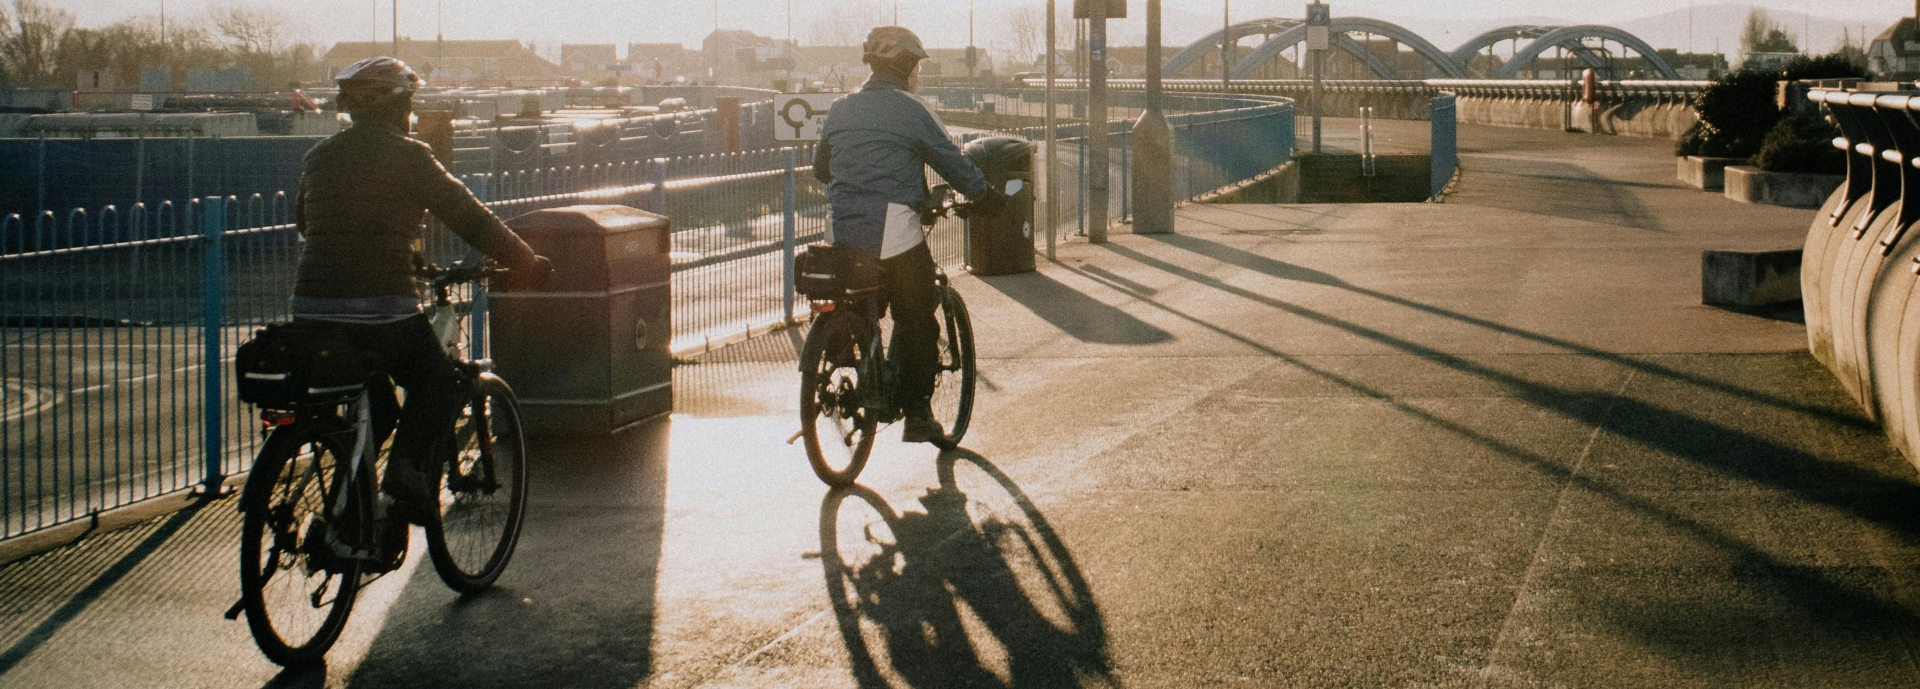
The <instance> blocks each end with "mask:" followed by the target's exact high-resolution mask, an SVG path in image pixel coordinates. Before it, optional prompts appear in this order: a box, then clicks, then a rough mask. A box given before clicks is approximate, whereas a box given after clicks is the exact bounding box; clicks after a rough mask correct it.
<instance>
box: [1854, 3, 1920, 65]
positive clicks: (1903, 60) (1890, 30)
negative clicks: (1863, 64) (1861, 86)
mask: <svg viewBox="0 0 1920 689" xmlns="http://www.w3.org/2000/svg"><path fill="white" fill-rule="evenodd" d="M1867 71H1869V72H1873V73H1874V74H1878V75H1880V76H1881V77H1882V78H1888V79H1894V80H1902V79H1907V78H1912V77H1913V76H1914V75H1916V74H1920V35H1915V27H1914V19H1913V18H1912V17H1901V18H1900V21H1897V22H1894V23H1893V26H1889V27H1887V30H1886V31H1882V32H1880V35H1879V36H1876V37H1874V39H1873V42H1872V43H1870V44H1868V45H1867Z"/></svg>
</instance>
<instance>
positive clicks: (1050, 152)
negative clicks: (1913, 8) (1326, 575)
mask: <svg viewBox="0 0 1920 689" xmlns="http://www.w3.org/2000/svg"><path fill="white" fill-rule="evenodd" d="M1916 1H1920V0H1916ZM1057 11H1058V10H1057V8H1056V7H1055V0H1047V47H1046V55H1047V75H1046V76H1047V97H1046V103H1047V113H1046V117H1045V119H1044V120H1043V123H1044V124H1045V126H1046V129H1047V136H1046V142H1047V151H1046V154H1045V155H1044V156H1042V158H1041V160H1043V161H1045V162H1046V165H1047V174H1046V177H1045V179H1046V183H1047V188H1046V201H1047V213H1046V221H1047V260H1049V261H1051V260H1053V248H1054V244H1055V243H1056V242H1055V240H1054V231H1055V229H1056V228H1058V227H1059V226H1060V212H1059V205H1058V203H1057V200H1058V194H1057V193H1056V192H1057V191H1058V189H1059V185H1058V184H1055V179H1054V173H1056V172H1059V170H1060V163H1059V161H1057V160H1054V152H1056V151H1058V150H1060V148H1059V146H1058V145H1057V144H1056V143H1055V141H1054V135H1055V128H1056V126H1057V125H1058V124H1059V123H1058V122H1056V120H1057V118H1058V117H1059V113H1057V112H1055V109H1056V108H1055V106H1054V103H1053V75H1054V73H1055V72H1057V71H1059V67H1058V66H1057V65H1056V64H1055V55H1054V48H1056V47H1058V46H1059V45H1060V44H1059V40H1058V39H1057V38H1056V37H1055V36H1054V30H1055V29H1054V13H1055V12H1057Z"/></svg>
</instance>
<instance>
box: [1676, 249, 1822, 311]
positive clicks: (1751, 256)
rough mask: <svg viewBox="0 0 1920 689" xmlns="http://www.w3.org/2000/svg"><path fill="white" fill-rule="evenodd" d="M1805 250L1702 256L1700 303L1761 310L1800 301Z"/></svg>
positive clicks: (1707, 252)
mask: <svg viewBox="0 0 1920 689" xmlns="http://www.w3.org/2000/svg"><path fill="white" fill-rule="evenodd" d="M1801 252H1802V250H1801V249H1797V248H1796V249H1781V250H1777V251H1706V252H1702V253H1701V255H1700V302H1701V303H1703V304H1709V305H1712V306H1724V307H1728V308H1733V309H1760V308H1765V307H1769V306H1779V305H1787V304H1793V303H1795V302H1798V301H1800V257H1801Z"/></svg>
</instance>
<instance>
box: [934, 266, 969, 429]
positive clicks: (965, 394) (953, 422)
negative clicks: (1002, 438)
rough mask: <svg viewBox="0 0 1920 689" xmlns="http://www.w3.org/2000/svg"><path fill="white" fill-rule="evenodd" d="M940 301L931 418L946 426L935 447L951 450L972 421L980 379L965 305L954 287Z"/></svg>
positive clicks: (946, 289)
mask: <svg viewBox="0 0 1920 689" xmlns="http://www.w3.org/2000/svg"><path fill="white" fill-rule="evenodd" d="M945 292H946V293H945V295H943V296H942V297H941V299H940V311H939V314H938V316H939V319H940V337H939V348H940V370H939V373H937V374H935V375H934V379H933V399H932V402H933V405H932V406H933V415H934V418H936V419H938V420H940V421H941V423H943V424H944V425H945V426H946V429H947V433H946V437H945V438H943V439H941V440H939V441H938V442H937V444H938V445H939V446H940V448H941V449H947V450H951V449H953V448H955V447H958V446H959V445H960V439H961V438H962V437H964V436H966V434H967V426H968V424H970V423H972V421H973V393H974V385H975V383H976V382H977V381H978V379H979V371H978V369H977V368H976V362H975V360H974V352H973V318H972V316H970V315H968V314H967V302H966V301H965V300H963V299H961V298H960V293H959V292H958V291H955V290H954V289H953V286H951V285H947V286H945Z"/></svg>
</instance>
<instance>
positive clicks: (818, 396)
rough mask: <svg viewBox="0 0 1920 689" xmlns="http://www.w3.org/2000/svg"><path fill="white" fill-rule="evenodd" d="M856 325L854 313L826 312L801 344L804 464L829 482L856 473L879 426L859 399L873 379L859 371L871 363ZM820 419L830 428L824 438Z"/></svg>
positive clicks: (844, 480)
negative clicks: (805, 461) (805, 452)
mask: <svg viewBox="0 0 1920 689" xmlns="http://www.w3.org/2000/svg"><path fill="white" fill-rule="evenodd" d="M858 324H859V321H857V320H855V317H853V316H844V315H839V314H824V315H822V316H821V317H820V318H819V319H818V320H815V321H814V322H813V327H812V328H810V329H808V331H807V340H806V343H805V344H804V345H802V346H801V348H800V435H801V437H802V438H804V439H805V441H806V443H805V444H806V448H807V463H808V464H810V465H812V466H813V473H814V475H816V476H819V477H820V480H821V481H823V482H825V483H826V484H827V485H829V486H844V485H848V484H851V483H853V482H854V480H856V479H858V478H860V472H861V471H862V470H864V469H865V468H866V466H867V458H868V457H869V456H870V455H871V454H872V453H873V436H874V429H875V427H876V426H878V423H877V422H876V419H875V417H874V415H873V413H872V412H871V411H870V410H868V409H867V408H866V407H865V406H863V405H862V404H861V403H862V402H863V401H864V397H865V396H866V394H867V393H869V392H870V391H869V390H867V389H866V388H864V387H863V385H869V384H870V383H871V382H870V381H865V380H862V379H861V376H860V373H859V372H860V371H861V370H862V369H865V368H868V367H867V366H865V365H864V364H868V363H871V362H868V361H867V359H868V358H870V357H869V356H868V353H867V351H866V348H865V347H862V346H861V343H862V342H864V341H866V340H867V339H869V338H865V337H862V336H861V335H862V334H863V333H862V330H863V329H862V328H859V327H858ZM822 419H826V420H828V422H829V425H830V426H831V427H832V432H831V433H830V434H827V435H826V437H824V438H823V437H822V433H821V431H822V430H823V429H822V428H821V427H820V423H819V422H820V421H821V420H822ZM828 455H832V456H831V457H830V456H828ZM836 465H838V466H836Z"/></svg>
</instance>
